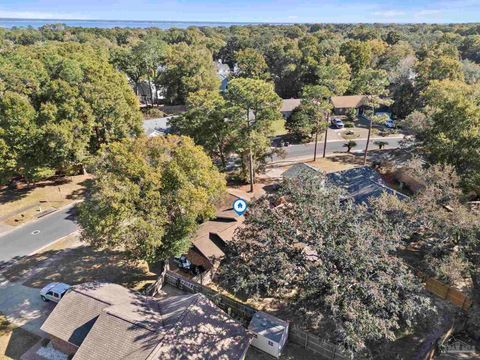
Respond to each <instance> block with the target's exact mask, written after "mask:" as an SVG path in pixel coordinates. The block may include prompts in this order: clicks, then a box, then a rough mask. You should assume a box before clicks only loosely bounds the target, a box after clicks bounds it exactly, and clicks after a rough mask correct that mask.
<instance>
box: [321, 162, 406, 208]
mask: <svg viewBox="0 0 480 360" xmlns="http://www.w3.org/2000/svg"><path fill="white" fill-rule="evenodd" d="M326 177H327V182H329V183H331V184H333V185H336V186H338V187H340V188H342V189H344V190H345V191H346V192H347V193H348V194H349V195H350V196H351V197H352V198H353V201H354V202H355V203H357V204H360V203H366V204H368V200H369V199H370V198H372V197H373V198H376V197H379V196H381V195H382V194H383V193H387V194H391V195H395V196H397V197H398V198H399V199H401V200H403V199H406V198H407V196H406V195H404V194H401V193H399V192H398V191H395V190H394V189H392V188H390V187H388V186H387V185H386V183H385V182H384V181H383V179H382V177H381V176H380V174H379V173H378V172H376V171H375V170H373V169H372V168H370V167H368V166H364V167H359V168H353V169H349V170H344V171H338V172H334V173H330V174H327V175H326Z"/></svg>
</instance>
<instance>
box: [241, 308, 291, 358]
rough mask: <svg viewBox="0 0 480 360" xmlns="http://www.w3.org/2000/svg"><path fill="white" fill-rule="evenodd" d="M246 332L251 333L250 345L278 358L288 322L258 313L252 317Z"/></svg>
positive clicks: (285, 336)
mask: <svg viewBox="0 0 480 360" xmlns="http://www.w3.org/2000/svg"><path fill="white" fill-rule="evenodd" d="M248 330H250V331H251V332H252V333H253V336H254V337H253V340H252V343H251V345H253V346H255V347H256V348H257V349H260V350H262V351H265V352H266V353H268V354H270V355H272V356H275V357H276V358H277V359H278V358H279V357H280V355H281V353H282V350H283V348H284V347H285V344H286V343H287V338H288V322H287V321H284V320H281V319H279V318H276V317H275V316H272V315H270V314H267V313H264V312H262V311H258V312H256V313H255V315H253V317H252V320H251V321H250V325H249V326H248Z"/></svg>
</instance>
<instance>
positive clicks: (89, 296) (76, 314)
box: [41, 284, 137, 346]
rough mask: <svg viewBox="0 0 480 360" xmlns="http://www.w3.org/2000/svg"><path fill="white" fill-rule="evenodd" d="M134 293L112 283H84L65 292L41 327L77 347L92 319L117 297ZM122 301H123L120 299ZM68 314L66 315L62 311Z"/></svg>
mask: <svg viewBox="0 0 480 360" xmlns="http://www.w3.org/2000/svg"><path fill="white" fill-rule="evenodd" d="M136 296H137V295H135V293H133V292H132V291H129V290H128V289H126V288H124V287H122V286H120V285H116V284H85V285H80V286H76V287H73V288H72V290H71V291H70V292H69V293H67V294H65V295H64V297H63V299H62V301H60V302H59V303H58V304H57V305H56V307H55V309H54V310H53V311H52V313H51V314H50V316H49V317H48V318H47V320H46V321H45V322H44V323H43V325H42V327H41V329H42V330H43V331H45V332H47V333H49V334H51V335H53V336H55V337H57V338H59V339H61V340H63V341H67V342H69V343H71V344H74V345H77V346H80V345H81V344H82V342H83V340H84V339H85V336H86V335H87V334H88V332H89V331H90V329H91V328H92V326H93V324H94V323H95V320H96V318H97V317H98V316H99V315H100V314H101V313H102V311H103V310H104V309H105V308H107V307H108V306H111V305H112V304H115V303H116V302H117V301H119V299H125V298H127V299H132V300H133V299H135V297H136ZM122 301H123V300H122ZM66 313H68V316H65V314H66Z"/></svg>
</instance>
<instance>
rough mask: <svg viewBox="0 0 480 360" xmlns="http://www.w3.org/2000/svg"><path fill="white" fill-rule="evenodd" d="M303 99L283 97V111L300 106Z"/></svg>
mask: <svg viewBox="0 0 480 360" xmlns="http://www.w3.org/2000/svg"><path fill="white" fill-rule="evenodd" d="M301 102H302V100H301V99H282V107H281V109H280V111H281V112H292V111H293V110H295V109H296V108H297V107H299V106H300V103H301Z"/></svg>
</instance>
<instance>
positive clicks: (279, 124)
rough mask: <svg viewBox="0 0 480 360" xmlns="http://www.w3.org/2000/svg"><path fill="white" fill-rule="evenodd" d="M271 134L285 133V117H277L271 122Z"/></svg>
mask: <svg viewBox="0 0 480 360" xmlns="http://www.w3.org/2000/svg"><path fill="white" fill-rule="evenodd" d="M272 128H273V135H274V136H278V135H285V134H286V133H287V129H285V119H279V120H276V121H274V122H273V124H272Z"/></svg>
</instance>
